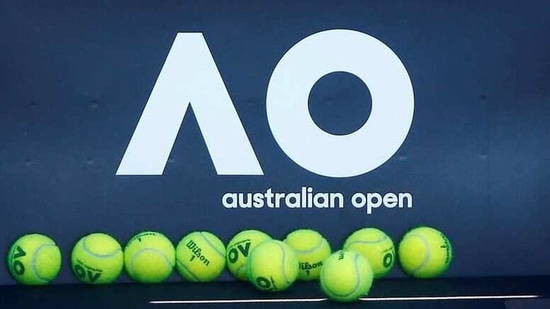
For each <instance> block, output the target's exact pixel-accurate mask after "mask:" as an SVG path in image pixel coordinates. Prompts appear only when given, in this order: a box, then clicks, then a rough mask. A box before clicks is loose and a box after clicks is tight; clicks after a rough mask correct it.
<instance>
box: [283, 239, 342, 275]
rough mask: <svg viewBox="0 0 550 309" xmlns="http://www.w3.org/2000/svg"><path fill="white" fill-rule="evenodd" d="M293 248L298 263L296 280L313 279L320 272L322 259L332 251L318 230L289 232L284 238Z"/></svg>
mask: <svg viewBox="0 0 550 309" xmlns="http://www.w3.org/2000/svg"><path fill="white" fill-rule="evenodd" d="M284 241H285V242H286V243H287V244H288V245H289V246H290V247H292V248H293V249H294V251H295V252H296V255H297V256H298V262H299V263H300V271H299V272H298V280H305V281H309V280H315V279H318V278H319V275H320V274H321V267H322V266H323V260H324V259H326V258H327V257H328V256H329V255H330V254H331V252H332V250H331V249H330V245H329V243H328V241H327V240H326V239H325V238H324V237H323V235H321V234H319V232H317V231H314V230H310V229H300V230H295V231H293V232H291V233H289V234H288V235H287V236H286V238H285V240H284Z"/></svg>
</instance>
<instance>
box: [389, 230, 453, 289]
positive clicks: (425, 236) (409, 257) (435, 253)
mask: <svg viewBox="0 0 550 309" xmlns="http://www.w3.org/2000/svg"><path fill="white" fill-rule="evenodd" d="M398 256H399V262H400V264H401V267H402V268H403V271H405V273H407V274H408V275H410V276H413V277H415V278H434V277H438V276H440V275H442V274H443V273H444V272H445V271H446V270H447V268H448V267H449V265H450V264H451V260H452V259H453V249H452V246H451V242H450V241H449V239H448V238H447V237H446V236H445V235H444V234H443V233H442V232H440V231H438V230H436V229H434V228H431V227H425V226H424V227H417V228H414V229H412V230H410V231H408V232H407V233H406V234H405V236H403V239H402V240H401V242H400V243H399V249H398Z"/></svg>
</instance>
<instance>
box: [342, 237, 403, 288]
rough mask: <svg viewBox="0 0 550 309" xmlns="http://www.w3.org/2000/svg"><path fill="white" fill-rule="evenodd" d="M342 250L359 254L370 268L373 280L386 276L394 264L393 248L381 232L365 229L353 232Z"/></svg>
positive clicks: (391, 243)
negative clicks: (367, 262)
mask: <svg viewBox="0 0 550 309" xmlns="http://www.w3.org/2000/svg"><path fill="white" fill-rule="evenodd" d="M343 249H344V250H353V251H357V252H359V253H361V254H362V255H363V256H364V257H365V258H367V260H368V261H369V264H370V266H371V268H372V272H373V274H374V278H381V277H384V276H385V275H387V274H388V273H389V272H390V270H391V269H392V268H393V265H394V262H395V247H394V245H393V241H392V240H391V238H390V237H389V236H388V235H386V233H384V232H383V231H381V230H379V229H377V228H373V227H367V228H362V229H360V230H357V231H355V232H353V233H352V234H351V235H349V236H348V238H347V239H346V241H345V242H344V247H343Z"/></svg>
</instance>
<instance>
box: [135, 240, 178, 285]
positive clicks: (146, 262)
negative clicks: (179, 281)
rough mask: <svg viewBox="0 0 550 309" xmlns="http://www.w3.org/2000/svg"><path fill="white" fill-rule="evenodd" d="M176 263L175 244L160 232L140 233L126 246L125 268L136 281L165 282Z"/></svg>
mask: <svg viewBox="0 0 550 309" xmlns="http://www.w3.org/2000/svg"><path fill="white" fill-rule="evenodd" d="M175 263H176V249H175V248H174V245H173V244H172V242H171V241H170V239H168V238H167V237H166V236H164V235H163V234H161V233H159V232H152V231H147V232H142V233H139V234H137V235H135V236H133V237H132V238H131V239H130V240H129V241H128V243H127V244H126V247H125V248H124V268H125V270H126V273H127V274H128V276H129V277H130V278H131V279H132V280H134V281H136V282H140V283H161V282H164V281H165V280H166V279H167V278H168V277H169V276H170V275H171V274H172V272H173V271H174V264H175Z"/></svg>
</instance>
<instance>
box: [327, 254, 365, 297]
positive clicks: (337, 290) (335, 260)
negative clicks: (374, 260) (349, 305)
mask: <svg viewBox="0 0 550 309" xmlns="http://www.w3.org/2000/svg"><path fill="white" fill-rule="evenodd" d="M373 278H374V277H373V273H372V269H371V267H370V265H369V262H368V261H367V259H366V258H365V257H364V256H363V255H362V254H360V253H358V252H356V251H346V250H340V251H336V252H335V253H333V254H332V255H330V256H329V257H328V258H327V259H326V260H325V261H324V262H323V268H321V276H320V277H319V279H320V282H321V289H322V290H323V292H325V294H326V295H327V296H328V297H329V298H330V299H332V300H335V301H339V302H353V301H356V300H358V299H359V298H360V297H362V296H367V295H368V293H369V291H370V288H371V287H372V282H373Z"/></svg>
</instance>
